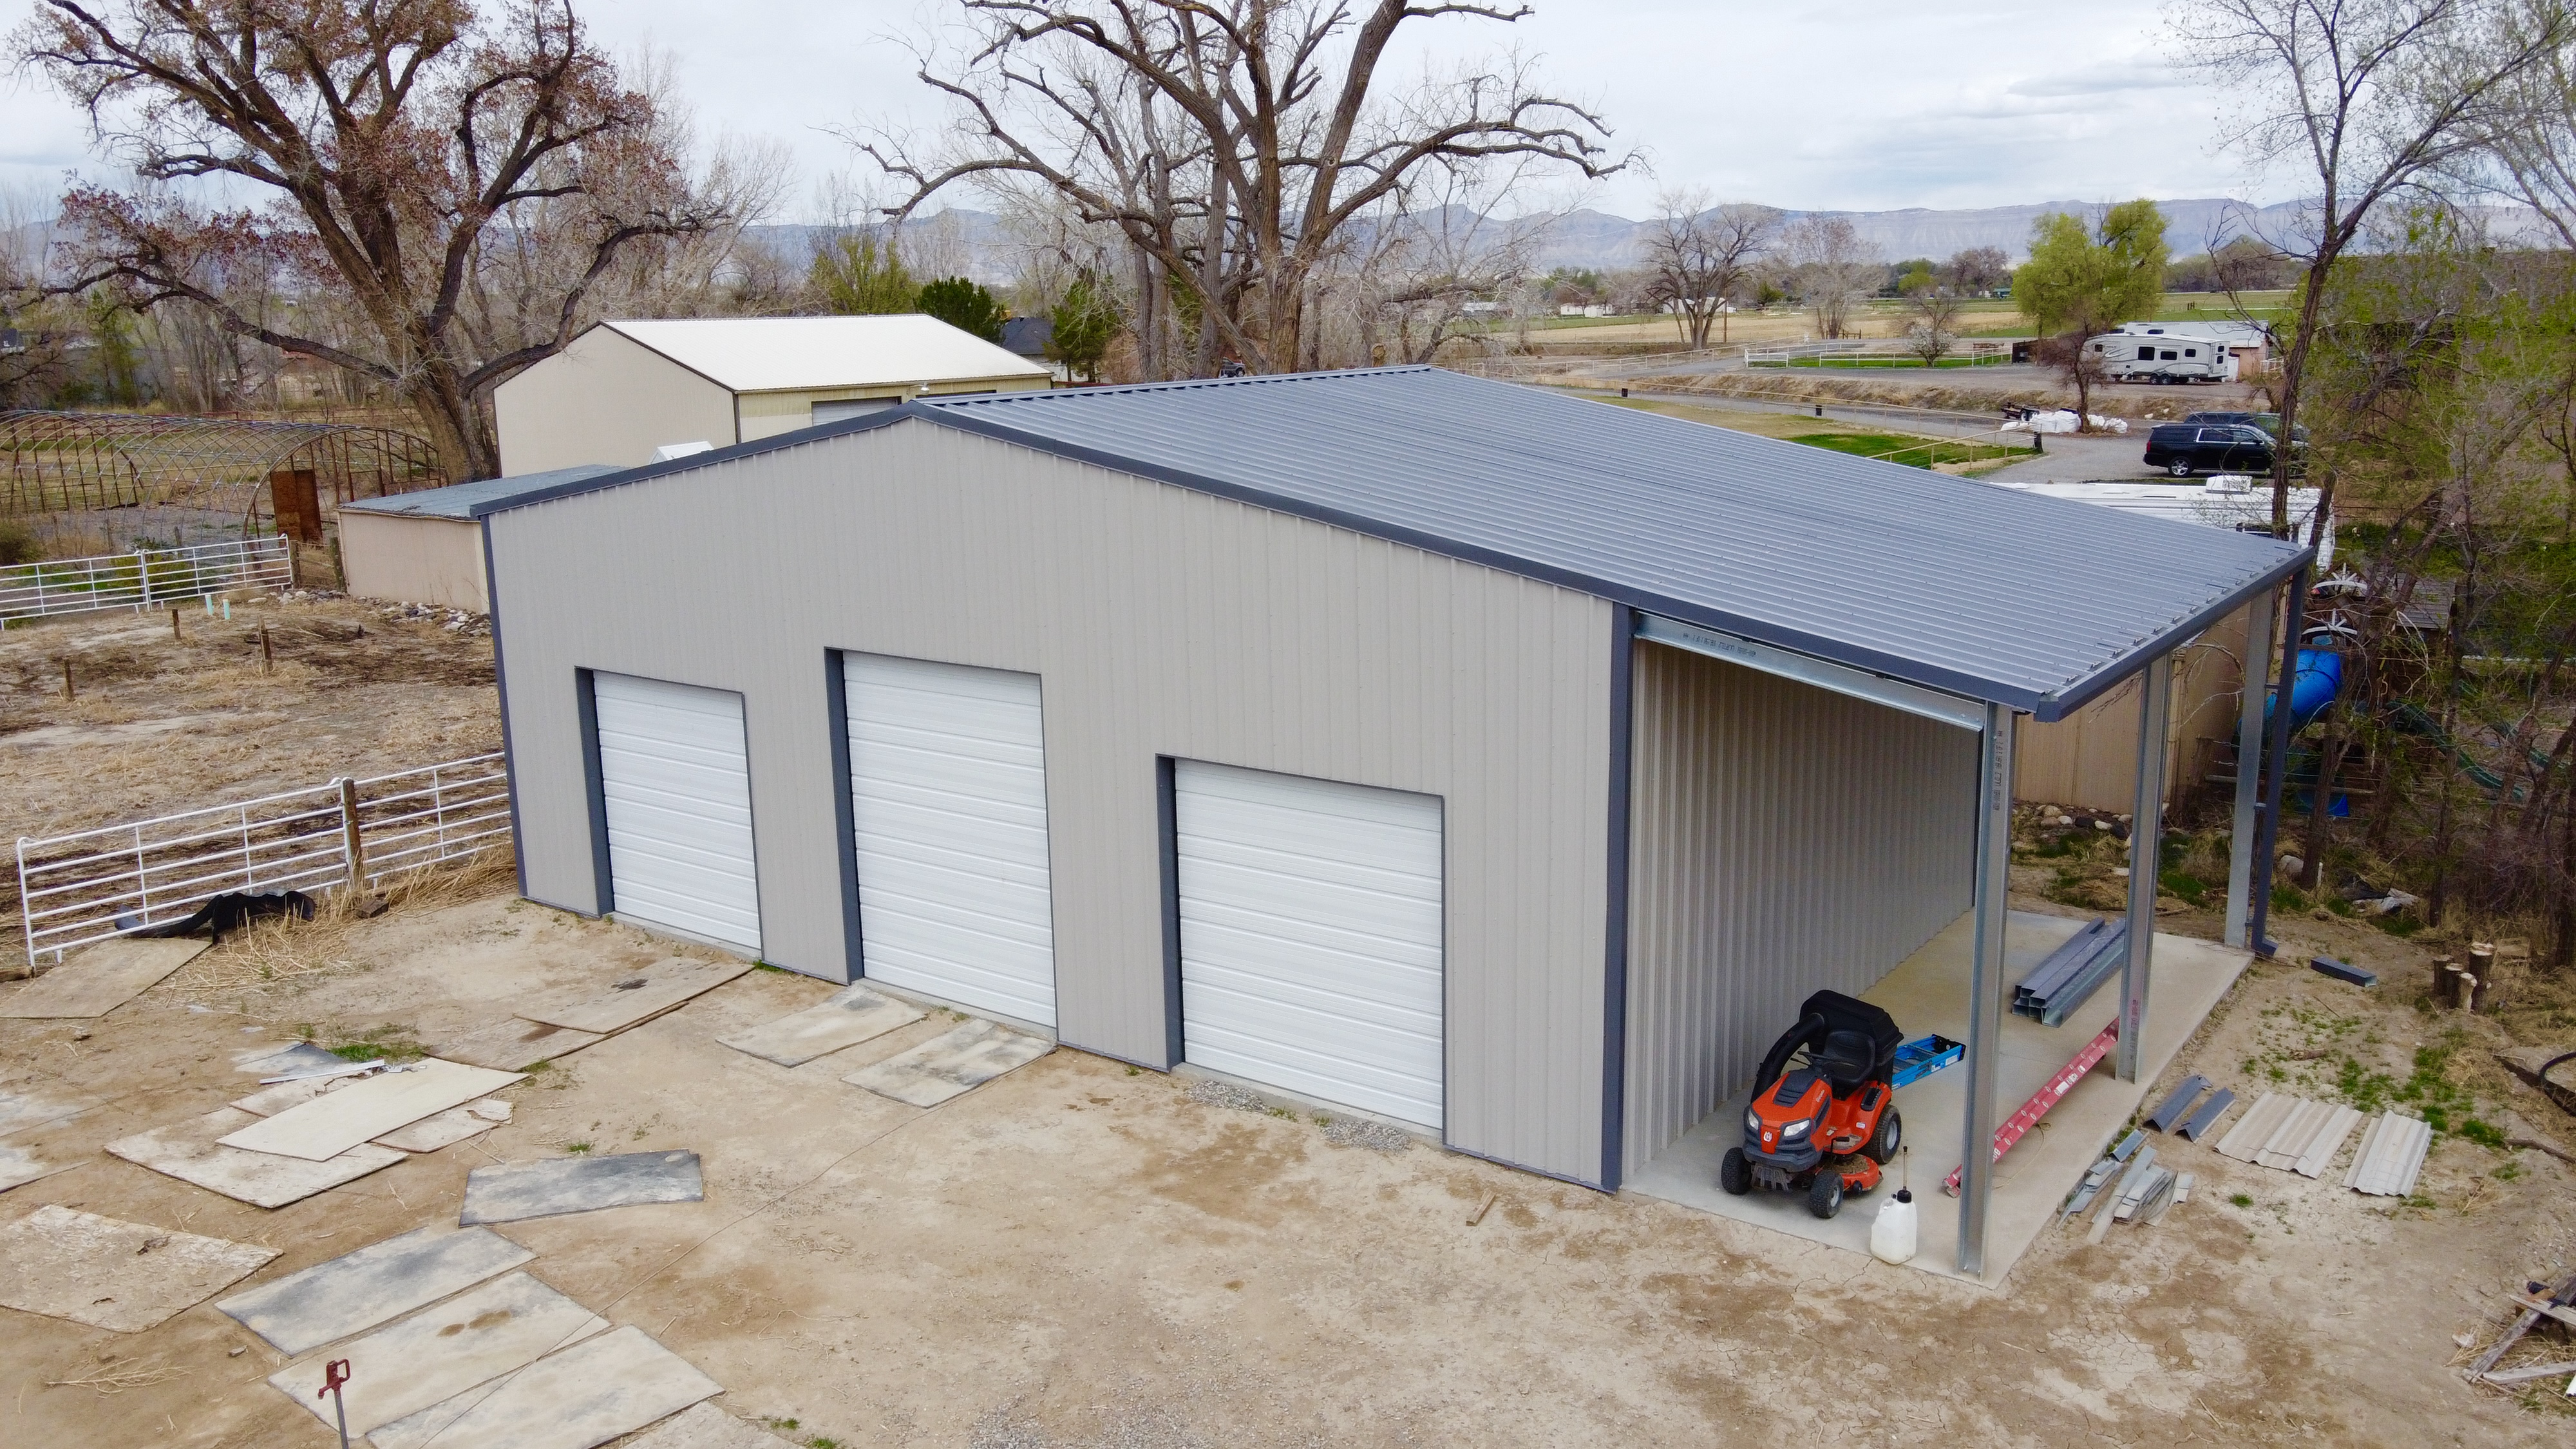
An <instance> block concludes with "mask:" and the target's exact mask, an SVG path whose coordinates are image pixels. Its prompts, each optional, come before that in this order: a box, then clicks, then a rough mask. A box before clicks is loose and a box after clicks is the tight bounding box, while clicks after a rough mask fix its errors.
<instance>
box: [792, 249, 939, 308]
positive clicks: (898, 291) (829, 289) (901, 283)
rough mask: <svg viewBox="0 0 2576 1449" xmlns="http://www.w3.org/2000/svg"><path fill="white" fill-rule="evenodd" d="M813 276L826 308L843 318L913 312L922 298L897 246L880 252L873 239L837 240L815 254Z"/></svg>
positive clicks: (810, 274)
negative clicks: (899, 255) (895, 250)
mask: <svg viewBox="0 0 2576 1449" xmlns="http://www.w3.org/2000/svg"><path fill="white" fill-rule="evenodd" d="M809 276H810V277H811V279H812V281H813V284H814V290H815V291H816V292H818V293H820V294H821V295H822V298H823V305H824V306H825V307H827V308H829V309H831V311H832V312H834V313H835V314H837V315H839V316H843V317H865V316H874V315H877V314H879V313H885V312H910V311H912V310H914V304H915V303H916V302H917V301H918V300H919V299H920V296H921V289H920V287H919V286H918V285H917V284H916V283H915V282H914V281H913V280H912V275H911V274H910V273H908V272H906V271H905V270H904V269H903V259H902V258H901V257H898V256H896V255H895V254H894V248H893V246H891V245H888V246H887V247H885V248H884V250H883V251H882V252H880V251H879V250H878V247H877V239H876V238H875V237H872V236H844V237H836V238H834V239H833V241H832V243H831V244H830V245H829V246H826V247H824V248H823V249H822V250H821V251H818V252H816V253H815V254H814V269H813V271H812V272H811V273H809Z"/></svg>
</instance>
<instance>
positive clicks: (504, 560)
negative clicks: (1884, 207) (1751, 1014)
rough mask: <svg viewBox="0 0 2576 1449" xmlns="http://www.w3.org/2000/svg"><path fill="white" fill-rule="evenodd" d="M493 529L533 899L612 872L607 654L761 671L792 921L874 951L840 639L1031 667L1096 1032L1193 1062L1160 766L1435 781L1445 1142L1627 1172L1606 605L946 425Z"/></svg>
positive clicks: (768, 794) (690, 671)
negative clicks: (836, 676) (857, 874)
mask: <svg viewBox="0 0 2576 1449" xmlns="http://www.w3.org/2000/svg"><path fill="white" fill-rule="evenodd" d="M487 522H488V526H489V527H490V529H491V549H492V562H493V571H494V577H495V580H496V598H495V608H496V614H497V618H498V622H499V628H500V633H501V636H502V658H503V675H504V682H505V684H506V686H507V694H506V697H507V699H508V701H509V726H510V742H511V747H512V749H513V751H514V755H515V759H514V765H515V772H514V774H515V779H516V782H517V788H518V792H519V794H518V803H519V819H520V825H521V829H522V840H523V845H522V850H523V857H522V858H523V860H524V862H525V865H526V872H527V875H526V879H527V887H528V890H529V892H530V894H532V895H533V896H535V897H537V898H539V899H541V900H547V901H553V902H557V903H560V904H564V905H567V906H571V907H573V908H576V909H578V908H581V907H582V905H583V904H584V903H587V902H592V901H595V900H596V899H597V895H598V892H597V886H596V883H595V880H594V876H593V865H592V857H591V848H590V836H589V827H588V823H587V808H588V807H587V795H586V791H585V787H584V783H583V781H584V776H583V773H582V767H581V760H580V754H579V749H578V745H579V726H578V708H579V707H578V701H577V697H576V692H575V689H574V683H573V679H574V671H575V670H576V669H579V668H591V669H602V670H613V671H618V672H625V673H646V674H650V675H652V676H654V677H657V678H663V679H672V680H679V681H685V682H688V683H694V684H701V685H706V686H710V687H714V688H722V689H735V690H740V691H741V692H742V693H743V695H744V697H745V700H746V702H747V706H748V719H747V729H748V732H749V735H750V758H751V775H752V799H753V818H754V827H755V835H756V839H757V842H758V846H759V860H760V869H761V899H762V901H763V903H764V907H765V909H764V919H763V947H764V950H765V951H766V953H767V955H768V958H769V959H770V960H772V961H774V962H776V963H777V964H779V965H782V966H787V967H791V968H793V969H796V970H801V971H806V972H811V973H814V974H817V975H822V976H827V977H830V978H833V979H841V978H842V977H843V976H844V974H845V972H846V971H847V969H848V966H849V963H850V962H851V960H852V959H853V952H852V950H851V943H850V942H849V941H848V940H847V939H846V937H845V933H844V930H843V924H842V921H843V917H842V913H841V891H842V876H841V866H840V860H841V853H840V850H839V841H838V838H837V828H836V818H837V812H838V808H839V801H838V800H837V799H836V797H835V793H834V792H835V790H836V788H837V785H836V782H835V781H834V780H833V778H832V744H831V738H830V736H831V706H830V696H829V690H828V686H827V680H828V676H829V671H830V670H831V669H833V668H835V667H837V666H836V665H835V664H834V663H833V660H832V654H833V651H841V650H847V651H859V652H865V653H872V654H888V655H897V656H901V657H905V658H913V659H930V660H939V661H944V662H949V663H957V664H970V665H977V666H981V667H985V668H992V669H1007V670H1016V671H1020V672H1024V673H1032V674H1036V675H1038V676H1040V678H1041V679H1042V681H1043V684H1044V690H1045V696H1046V709H1045V734H1046V758H1047V819H1048V824H1049V829H1050V832H1051V841H1050V850H1051V862H1050V864H1051V873H1052V876H1053V886H1054V900H1055V923H1054V930H1055V952H1056V985H1057V1029H1058V1032H1059V1034H1060V1035H1061V1037H1062V1038H1063V1040H1065V1041H1066V1042H1067V1043H1069V1044H1072V1045H1075V1046H1079V1047H1083V1048H1087V1049H1090V1050H1094V1051H1099V1052H1103V1053H1105V1054H1108V1055H1111V1056H1116V1057H1121V1058H1125V1059H1127V1060H1130V1061H1136V1062H1142V1063H1146V1064H1149V1065H1156V1066H1160V1065H1163V1064H1165V1061H1166V1052H1167V1049H1168V1038H1167V1030H1168V1027H1169V1025H1170V1023H1169V1019H1168V1017H1167V1015H1166V1011H1167V1002H1166V993H1165V986H1164V976H1163V905H1162V867H1161V846H1160V811H1159V803H1158V790H1157V780H1158V771H1159V769H1160V766H1159V763H1158V762H1159V760H1160V759H1163V758H1178V759H1193V760H1205V761H1209V762H1212V763H1218V764H1230V765H1239V766H1243V767H1245V768H1249V769H1260V770H1274V771H1279V772H1282V773H1287V774H1296V775H1307V776H1313V777H1316V778H1321V779H1330V780H1342V781H1348V782H1351V783H1353V784H1362V785H1375V786H1383V787H1385V788H1388V789H1395V790H1407V791H1414V792H1417V793H1421V794H1427V795H1437V796H1440V797H1441V798H1442V799H1443V801H1444V802H1445V809H1446V812H1447V821H1448V827H1449V845H1448V856H1449V858H1448V869H1449V880H1448V883H1447V884H1448V898H1447V906H1448V916H1449V924H1448V941H1447V943H1446V945H1447V960H1448V962H1449V966H1448V971H1447V1000H1446V1011H1447V1018H1448V1019H1447V1022H1446V1029H1447V1036H1448V1042H1449V1050H1448V1056H1447V1082H1446V1086H1447V1104H1446V1118H1447V1133H1448V1139H1449V1141H1450V1142H1451V1144H1452V1145H1454V1146H1457V1147H1459V1148H1460V1149H1462V1150H1465V1151H1469V1152H1475V1153H1479V1154H1483V1155H1487V1156H1492V1157H1496V1158H1500V1159H1503V1160H1506V1161H1509V1162H1513V1163H1516V1164H1519V1165H1522V1166H1526V1167H1532V1168H1535V1169H1538V1170H1541V1171H1545V1172H1549V1173H1554V1174H1558V1175H1561V1176H1565V1177H1569V1178H1574V1179H1577V1180H1580V1181H1586V1182H1597V1181H1599V1180H1600V1177H1601V1173H1602V1165H1603V1147H1604V1145H1605V1144H1604V1142H1603V1140H1602V1138H1603V1127H1602V1104H1603V1100H1604V1095H1603V1090H1602V1088H1603V1072H1604V1048H1605V1045H1606V1043H1605V1039H1604V1033H1605V1024H1604V1017H1603V990H1602V958H1603V932H1604V929H1605V921H1606V917H1607V907H1606V894H1607V873H1608V865H1607V861H1608V854H1609V852H1608V849H1607V832H1608V817H1609V802H1608V798H1607V791H1608V780H1609V763H1608V762H1609V753H1608V752H1609V732H1610V703H1611V701H1610V697H1609V695H1610V678H1611V666H1610V658H1611V656H1610V641H1611V639H1612V637H1613V630H1612V627H1611V617H1610V615H1611V606H1610V605H1609V604H1607V603H1606V602H1604V601H1602V600H1600V599H1598V598H1594V597H1591V596H1589V595H1586V594H1582V593H1577V592H1574V591H1570V590H1565V589H1560V588H1557V587H1555V586H1553V585H1549V584H1545V583H1540V582H1536V581H1533V580H1530V579H1527V578H1522V577H1518V576H1515V575H1512V574H1508V573H1503V572H1500V571H1497V570H1493V569H1489V568H1484V567H1481V566H1478V565H1475V564H1470V563H1465V562H1461V561H1459V560H1456V559H1451V558H1445V557H1441V556H1438V555H1435V554H1430V553H1426V552H1422V551H1419V550H1416V549H1413V548H1409V547H1406V546H1404V545H1401V544H1396V543H1392V542H1389V541H1386V540H1383V539H1377V538H1372V537H1368V536H1366V535H1363V534H1360V533H1356V532H1352V531H1349V530H1346V529H1341V528H1335V527H1331V526H1329V525H1326V524H1323V523H1319V522H1316V521H1313V520H1308V519H1301V518H1295V517H1291V516H1288V515H1286V514H1282V513H1276V512H1270V511H1267V510H1264V509H1260V508H1256V507H1251V506H1247V505H1245V504H1242V503H1237V502H1233V501H1229V500H1225V499H1220V498H1215V497H1211V496H1209V495H1207V494H1205V493H1201V492H1196V491H1192V490H1187V489H1182V488H1178V487H1173V486H1170V485H1166V484H1161V483H1155V482H1150V481H1147V480H1144V479H1140V478H1137V477H1134V476H1132V475H1129V474H1123V473H1117V472H1112V471H1108V470H1104V469H1101V468H1096V467H1092V466H1089V465H1086V464H1081V463H1075V462H1071V461H1068V460H1065V459H1062V458H1058V457H1055V456H1053V455H1050V454H1046V453H1042V452H1038V451H1035V450H1031V449H1026V448H1021V447H1017V446H1014V445H1011V444H1007V443H1002V442H997V441H993V440H989V439H984V438H979V437H976V436H974V435H972V434H969V433H965V432H963V431H961V430H958V429H953V428H943V427H940V426H937V425H936V424H933V423H928V422H925V421H922V420H919V419H905V420H902V421H898V422H896V423H894V424H892V425H891V426H886V427H881V428H877V429H875V430H872V431H863V432H854V433H848V434H842V435H837V436H831V437H825V438H821V439H817V440H816V441H814V442H812V443H806V444H799V445H795V446H791V447H782V448H777V449H772V450H767V451H763V452H761V453H759V454H756V455H753V456H750V457H745V458H741V459H737V460H732V461H727V462H720V463H716V464H713V465H710V466H707V467H703V468H697V469H691V470H686V471H684V472H678V473H673V474H668V475H663V476H660V477H656V478H650V479H646V480H643V481H639V482H632V483H627V484H622V485H619V486H616V487H612V488H608V489H605V490H601V491H598V492H591V493H585V494H581V495H577V496H572V497H565V498H560V499H556V500H554V501H550V502H543V503H535V504H530V505H528V506H525V507H520V508H515V509H512V510H510V511H507V512H503V513H498V514H495V515H493V516H492V517H491V518H490V519H488V520H487ZM861 930H862V933H864V930H865V926H864V923H862V926H861Z"/></svg>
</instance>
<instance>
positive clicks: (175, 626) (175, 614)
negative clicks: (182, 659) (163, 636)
mask: <svg viewBox="0 0 2576 1449" xmlns="http://www.w3.org/2000/svg"><path fill="white" fill-rule="evenodd" d="M170 642H171V643H173V644H184V643H186V642H187V640H185V639H183V638H181V637H180V634H179V611H178V610H176V609H172V610H171V611H170Z"/></svg>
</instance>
